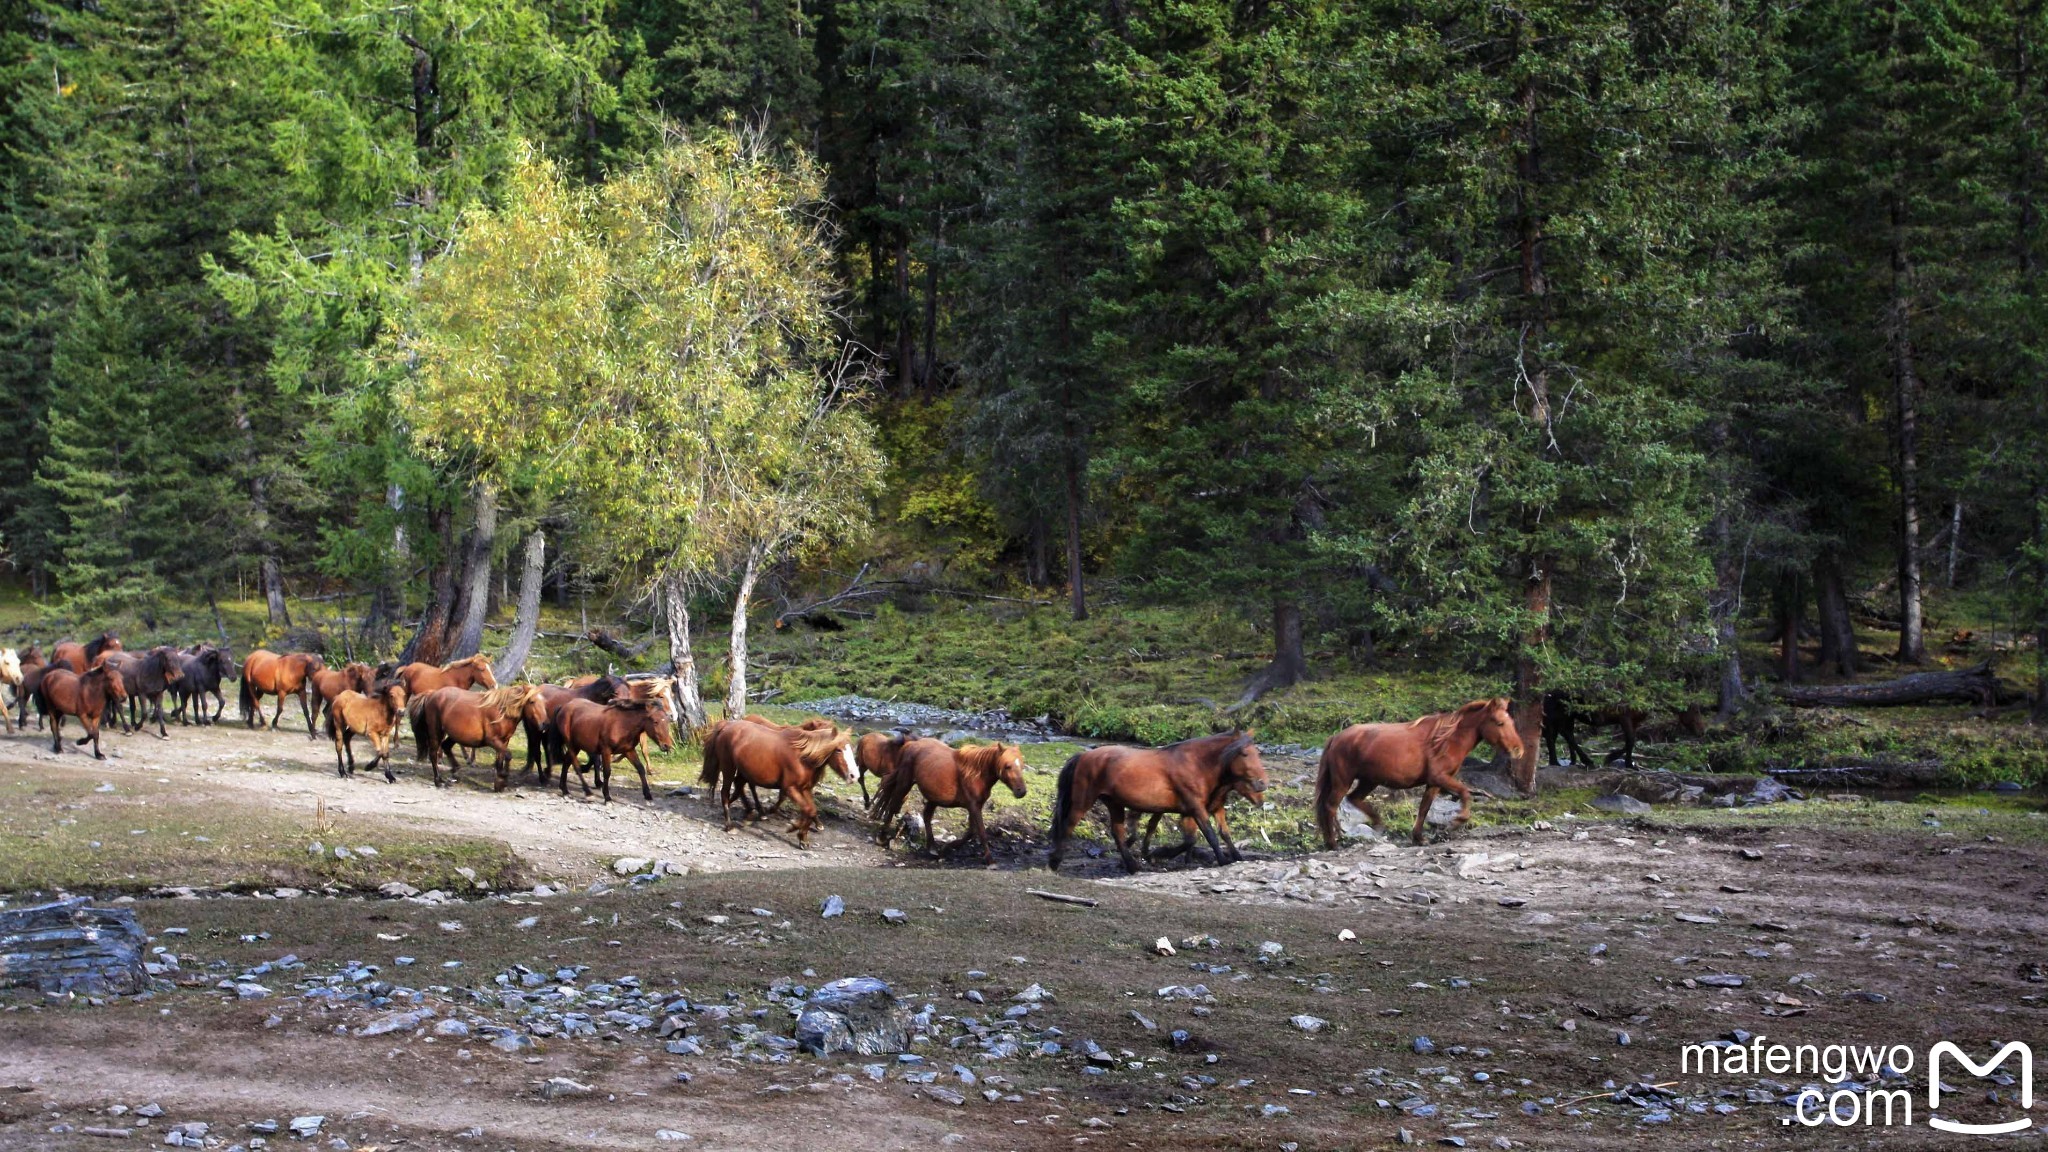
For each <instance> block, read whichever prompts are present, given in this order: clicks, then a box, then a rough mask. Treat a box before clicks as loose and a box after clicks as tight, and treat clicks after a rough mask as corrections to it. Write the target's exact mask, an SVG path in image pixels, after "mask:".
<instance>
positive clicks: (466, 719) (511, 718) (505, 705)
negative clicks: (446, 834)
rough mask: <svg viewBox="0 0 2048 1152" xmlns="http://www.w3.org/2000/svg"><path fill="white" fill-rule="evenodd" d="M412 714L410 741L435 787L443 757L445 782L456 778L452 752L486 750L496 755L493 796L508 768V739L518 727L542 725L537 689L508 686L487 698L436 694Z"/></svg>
mask: <svg viewBox="0 0 2048 1152" xmlns="http://www.w3.org/2000/svg"><path fill="white" fill-rule="evenodd" d="M410 711H411V713H412V735H413V742H414V745H415V747H417V749H418V750H419V757H420V759H422V760H425V761H427V762H428V763H429V764H431V765H433V768H434V786H435V787H437V788H438V787H440V785H441V757H442V756H443V755H446V756H447V757H448V772H449V781H450V782H451V783H453V782H454V779H455V775H456V773H457V772H458V770H459V769H458V766H457V765H456V763H455V749H456V748H458V747H462V748H489V749H490V750H491V751H492V752H494V753H496V754H497V758H498V759H497V770H498V779H497V783H495V784H493V785H492V786H491V791H493V792H503V791H504V790H505V784H506V772H507V770H508V769H509V768H510V767H511V759H512V750H511V743H512V733H514V732H517V731H518V730H519V726H520V725H521V724H522V723H528V722H530V723H533V724H541V723H545V722H546V720H547V716H546V714H545V713H543V712H542V711H541V703H540V689H538V688H536V687H534V686H533V685H531V684H513V685H510V686H508V687H504V688H493V689H491V690H490V691H488V692H471V691H470V690H468V689H467V688H436V689H434V690H433V691H432V692H429V693H427V694H426V696H424V697H422V698H421V699H420V700H418V701H416V702H415V704H414V706H413V707H412V708H411V709H410Z"/></svg>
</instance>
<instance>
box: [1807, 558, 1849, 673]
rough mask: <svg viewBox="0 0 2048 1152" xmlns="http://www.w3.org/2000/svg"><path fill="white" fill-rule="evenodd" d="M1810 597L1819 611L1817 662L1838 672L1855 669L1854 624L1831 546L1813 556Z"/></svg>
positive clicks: (1843, 581) (1840, 573)
mask: <svg viewBox="0 0 2048 1152" xmlns="http://www.w3.org/2000/svg"><path fill="white" fill-rule="evenodd" d="M1813 597H1814V601H1815V603H1816V605H1817V607H1818V609H1819V612H1820V663H1821V666H1822V667H1823V668H1832V669H1834V672H1835V675H1837V676H1854V675H1855V674H1856V672H1857V653H1856V625H1855V624H1854V622H1852V621H1851V620H1850V618H1849V592H1848V589H1847V587H1846V582H1845V580H1844V578H1843V576H1842V558H1841V557H1840V556H1839V555H1837V554H1836V553H1835V552H1834V550H1833V549H1826V550H1823V551H1822V552H1821V553H1820V554H1819V555H1818V556H1815V557H1814V559H1813Z"/></svg>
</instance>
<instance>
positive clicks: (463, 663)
mask: <svg viewBox="0 0 2048 1152" xmlns="http://www.w3.org/2000/svg"><path fill="white" fill-rule="evenodd" d="M457 668H468V669H469V670H470V675H472V676H475V677H476V682H477V683H479V684H481V685H483V686H484V687H485V688H496V687H497V686H498V674H497V673H496V672H493V671H491V661H490V658H489V657H487V656H485V655H484V654H483V653H481V652H479V653H477V654H476V655H474V656H470V657H466V658H464V659H461V660H457V661H456V662H455V663H453V664H450V665H449V666H448V670H449V671H451V672H452V671H454V670H455V669H457ZM536 691H538V689H536Z"/></svg>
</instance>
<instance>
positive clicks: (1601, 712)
mask: <svg viewBox="0 0 2048 1152" xmlns="http://www.w3.org/2000/svg"><path fill="white" fill-rule="evenodd" d="M1649 719H1650V714H1649V713H1648V712H1645V711H1643V710H1642V709H1641V708H1636V707H1633V706H1631V705H1627V704H1604V705H1600V706H1597V707H1595V706H1590V705H1587V704H1585V703H1583V702H1581V701H1579V700H1577V699H1575V698H1573V697H1571V696H1567V695H1565V694H1564V693H1562V692H1547V693H1545V694H1544V696H1543V746H1544V748H1545V749H1546V750H1547V751H1548V752H1549V753H1550V765H1551V767H1553V768H1555V767H1557V766H1558V760H1557V741H1558V739H1559V738H1560V737H1562V738H1563V739H1564V746H1565V747H1566V748H1568V749H1570V751H1571V754H1572V765H1573V766H1574V767H1579V768H1583V767H1586V766H1587V765H1588V764H1589V763H1590V761H1589V759H1588V757H1587V756H1586V751H1585V749H1583V748H1581V747H1579V726H1580V725H1584V726H1586V727H1588V728H1594V727H1603V726H1609V725H1611V726H1613V727H1616V728H1619V729H1621V748H1620V749H1619V750H1616V751H1611V752H1609V753H1608V754H1607V763H1609V764H1612V763H1614V762H1615V761H1617V760H1619V761H1620V762H1621V763H1622V765H1623V766H1624V767H1628V768H1634V767H1635V766H1636V733H1637V731H1638V730H1640V729H1641V728H1642V726H1643V724H1644V723H1645V722H1647V721H1648V720H1649ZM1678 727H1679V728H1680V729H1681V730H1683V731H1685V732H1689V733H1691V734H1692V735H1694V736H1704V735H1706V731H1707V719H1706V716H1705V714H1704V713H1702V712H1701V710H1700V708H1699V706H1698V705H1693V706H1691V707H1688V708H1685V709H1683V710H1682V711H1680V712H1679V713H1678Z"/></svg>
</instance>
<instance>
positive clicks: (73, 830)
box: [0, 767, 523, 893]
mask: <svg viewBox="0 0 2048 1152" xmlns="http://www.w3.org/2000/svg"><path fill="white" fill-rule="evenodd" d="M98 787H99V785H98V784H97V783H95V781H93V780H92V779H90V778H89V777H84V776H80V775H75V774H71V775H57V774H54V773H44V772H38V771H36V770H34V769H31V768H26V767H23V768H16V769H13V770H12V771H9V772H5V773H0V892H26V891H31V890H42V891H47V890H53V889H64V890H70V891H88V892H130V893H140V892H147V891H149V890H151V889H154V888H159V887H165V886H170V885H184V886H188V887H195V888H213V889H222V890H228V891H252V890H256V889H270V888H277V887H288V888H302V889H325V888H329V887H332V888H336V889H375V888H376V887H377V886H378V885H380V884H383V883H385V882H387V881H392V880H398V881H403V882H405V883H407V884H411V885H413V886H414V887H416V888H419V889H422V890H425V889H431V888H442V889H446V890H449V891H470V890H471V889H472V886H473V884H474V883H475V882H479V881H480V882H482V883H484V884H487V885H490V886H491V887H492V888H496V889H503V888H506V887H511V886H516V885H518V884H520V883H522V882H523V874H522V870H521V868H522V866H521V864H520V861H519V858H518V857H517V856H516V855H515V854H514V853H513V852H512V850H511V848H510V847H509V846H507V845H504V844H501V843H498V842H496V841H492V840H484V839H478V838H471V837H462V836H445V835H439V834H435V833H430V832H423V831H420V830H417V829H413V828H408V827H405V826H403V825H399V824H395V823H389V822H383V821H375V820H365V819H361V818H356V817H347V818H340V819H323V818H321V816H320V815H318V814H317V813H316V811H314V810H311V809H309V810H307V811H305V812H303V813H300V814H296V815H285V814H282V813H279V812H278V811H276V810H275V809H271V808H262V807H256V806H247V805H240V804H235V803H232V802H228V801H223V800H222V799H220V798H219V797H218V796H209V797H193V796H191V795H189V794H187V793H185V792H183V791H182V790H181V789H179V788H178V787H177V786H175V785H171V784H167V783H158V782H155V781H153V780H150V779H138V778H135V777H133V776H126V775H124V776H122V777H121V778H120V779H119V781H118V783H116V784H115V790H114V791H112V792H100V791H97V789H98ZM315 842H318V843H320V844H321V846H322V847H323V849H325V851H323V852H322V853H321V854H319V855H314V854H313V853H312V852H310V851H309V850H308V849H309V848H310V846H311V845H312V844H313V843H315ZM337 845H339V846H343V847H346V848H348V849H349V851H350V853H351V855H350V856H349V857H347V858H337V857H336V856H335V855H334V853H333V849H334V848H335V847H336V846H337ZM364 846H368V847H370V848H372V849H374V850H375V853H376V854H375V855H373V856H372V855H364V854H361V853H360V852H358V851H357V849H359V848H361V847H364ZM465 869H467V870H468V871H469V872H470V873H472V874H473V875H474V878H475V879H474V881H473V880H472V879H471V877H470V876H467V875H464V871H463V870H465Z"/></svg>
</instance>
